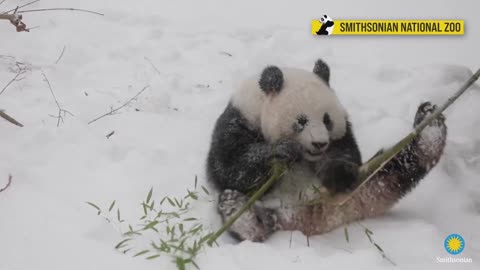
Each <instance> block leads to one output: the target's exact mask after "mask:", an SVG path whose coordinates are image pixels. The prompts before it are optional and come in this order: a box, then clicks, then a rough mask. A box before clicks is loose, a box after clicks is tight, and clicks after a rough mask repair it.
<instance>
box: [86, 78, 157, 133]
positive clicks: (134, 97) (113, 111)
mask: <svg viewBox="0 0 480 270" xmlns="http://www.w3.org/2000/svg"><path fill="white" fill-rule="evenodd" d="M148 88H150V85H147V86H145V87H143V89H142V90H140V92H138V93H137V94H136V95H135V96H133V97H132V98H131V99H129V100H128V101H127V102H125V103H124V104H123V105H122V106H120V107H118V108H116V109H111V110H110V111H109V112H108V113H105V114H102V115H101V116H99V117H97V118H95V119H93V120H92V121H90V122H88V124H89V125H90V124H91V123H93V122H95V121H97V120H100V119H102V118H103V117H105V116H107V115H113V114H114V113H115V112H117V111H119V110H121V109H122V108H123V107H125V106H127V105H128V104H129V103H130V102H132V100H134V99H136V98H137V97H138V96H140V94H142V93H143V91H145V90H147V89H148Z"/></svg>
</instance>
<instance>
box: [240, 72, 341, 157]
mask: <svg viewBox="0 0 480 270" xmlns="http://www.w3.org/2000/svg"><path fill="white" fill-rule="evenodd" d="M281 70H282V73H283V77H284V81H283V86H282V89H281V90H280V91H279V92H278V93H272V94H268V95H267V94H266V93H264V91H262V90H261V89H260V86H259V84H258V80H259V77H260V75H257V76H256V77H253V78H251V79H249V80H246V81H245V82H244V83H243V84H242V85H241V86H240V88H239V89H238V90H237V91H236V92H235V93H234V94H233V97H232V100H231V101H232V105H233V106H234V107H235V108H238V109H239V110H240V112H241V113H242V115H243V116H244V117H245V118H246V119H247V120H248V121H249V123H251V124H252V125H253V126H254V127H256V128H260V129H261V131H262V134H263V136H264V137H265V139H266V140H267V141H268V142H270V143H275V142H276V141H278V140H279V139H284V138H291V139H294V140H296V141H298V142H299V143H301V144H302V145H303V146H304V147H305V149H307V150H309V151H311V152H315V151H317V150H318V149H315V147H314V146H313V145H312V142H320V143H326V144H328V143H329V142H330V141H331V140H335V139H339V138H341V137H343V136H344V134H345V132H346V129H347V113H346V110H345V108H344V107H343V105H342V104H341V103H340V101H339V100H338V98H337V96H336V95H335V93H334V92H333V90H332V89H330V87H329V86H328V85H327V84H326V83H325V82H324V81H323V80H322V79H321V78H319V77H318V76H317V75H316V74H314V73H313V72H308V71H305V70H302V69H296V68H281ZM325 113H328V115H329V116H330V118H331V120H332V122H333V129H332V130H330V131H328V130H327V128H326V127H325V125H324V123H323V116H324V114H325ZM300 114H304V115H306V116H307V118H308V119H309V123H308V125H306V126H305V129H304V130H303V131H302V132H300V133H298V134H295V133H294V131H293V129H292V125H293V123H295V121H296V119H297V117H298V116H299V115H300ZM327 146H328V145H326V146H325V148H327ZM305 157H306V158H308V159H310V160H314V159H316V157H314V156H311V155H310V154H308V152H307V153H305Z"/></svg>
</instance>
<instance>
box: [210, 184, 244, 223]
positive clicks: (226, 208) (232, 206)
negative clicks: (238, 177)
mask: <svg viewBox="0 0 480 270" xmlns="http://www.w3.org/2000/svg"><path fill="white" fill-rule="evenodd" d="M247 200H248V198H247V196H246V195H244V194H243V193H241V192H238V191H236V190H231V189H226V190H224V191H223V192H222V193H221V194H220V196H219V197H218V206H217V208H218V211H219V212H220V214H221V215H222V217H224V218H227V217H229V216H231V215H233V214H234V213H235V212H237V211H238V210H240V208H241V207H242V206H243V205H244V204H245V203H246V202H247Z"/></svg>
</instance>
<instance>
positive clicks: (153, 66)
mask: <svg viewBox="0 0 480 270" xmlns="http://www.w3.org/2000/svg"><path fill="white" fill-rule="evenodd" d="M145 60H146V61H147V62H148V63H150V65H151V66H152V68H153V69H154V70H155V71H156V72H157V74H158V75H161V72H160V70H158V68H157V67H156V66H155V65H154V64H153V63H152V61H150V59H148V57H146V56H145Z"/></svg>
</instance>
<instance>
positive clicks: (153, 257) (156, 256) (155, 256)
mask: <svg viewBox="0 0 480 270" xmlns="http://www.w3.org/2000/svg"><path fill="white" fill-rule="evenodd" d="M158 257H160V255H159V254H157V255H153V256H150V257H147V258H145V259H147V260H153V259H156V258H158Z"/></svg>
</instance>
